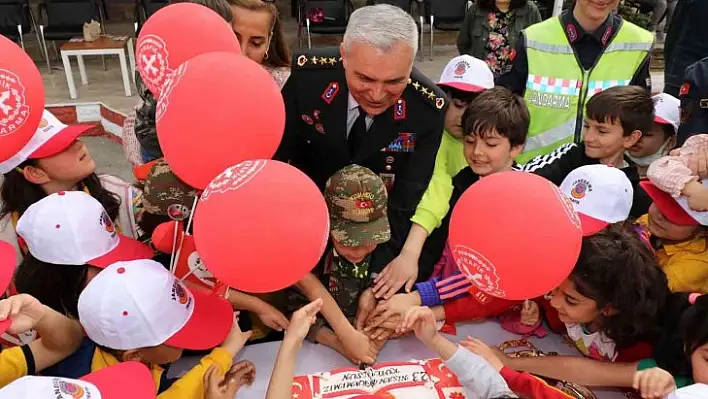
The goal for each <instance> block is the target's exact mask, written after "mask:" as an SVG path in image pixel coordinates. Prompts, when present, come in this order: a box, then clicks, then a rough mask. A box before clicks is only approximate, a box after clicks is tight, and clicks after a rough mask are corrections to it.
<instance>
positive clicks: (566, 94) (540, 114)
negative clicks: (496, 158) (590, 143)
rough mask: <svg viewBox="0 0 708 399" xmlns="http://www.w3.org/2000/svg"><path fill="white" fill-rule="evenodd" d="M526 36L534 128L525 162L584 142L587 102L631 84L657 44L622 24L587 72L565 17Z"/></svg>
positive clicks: (522, 158) (535, 27)
mask: <svg viewBox="0 0 708 399" xmlns="http://www.w3.org/2000/svg"><path fill="white" fill-rule="evenodd" d="M523 34H524V36H525V39H526V52H527V55H528V69H529V75H528V79H527V81H526V91H525V94H524V100H525V101H526V105H527V106H528V107H529V112H530V113H531V126H530V128H529V135H528V137H527V139H526V145H525V146H524V152H523V153H522V154H521V155H519V156H518V157H517V158H516V161H517V162H518V163H522V164H523V163H526V162H528V161H529V160H530V159H532V158H533V157H535V156H538V155H545V154H548V153H549V152H551V151H553V150H555V149H556V148H558V147H560V146H561V145H562V144H565V143H572V142H573V141H575V142H576V143H579V142H580V141H581V135H580V133H581V127H582V122H583V120H582V118H583V114H584V112H585V105H586V104H587V101H588V100H589V99H590V97H592V96H593V95H594V94H597V93H599V92H601V91H602V90H605V89H608V88H610V87H613V86H620V85H628V84H629V83H630V82H631V80H632V78H633V77H634V75H635V74H636V72H637V70H638V69H639V68H640V66H641V65H642V62H643V61H644V59H645V58H646V56H647V54H648V52H649V50H651V47H652V44H653V42H654V37H653V35H652V34H651V33H649V32H648V31H646V30H644V29H642V28H640V27H638V26H636V25H634V24H632V23H630V22H627V21H622V23H621V24H620V28H619V31H618V32H617V34H616V35H615V36H614V38H613V39H612V40H611V42H610V43H608V45H607V46H606V47H605V49H604V52H603V53H602V54H601V55H600V57H599V59H598V60H597V61H596V62H595V65H594V66H593V67H592V68H590V70H587V71H586V70H584V69H583V67H582V65H580V63H579V62H578V61H577V59H576V56H575V53H574V52H573V48H572V47H571V46H570V43H569V42H568V38H567V36H566V34H565V31H564V29H563V25H562V23H561V22H560V18H558V17H555V18H551V19H548V20H546V21H544V22H541V23H538V24H535V25H532V26H530V27H528V28H526V29H525V30H524V31H523Z"/></svg>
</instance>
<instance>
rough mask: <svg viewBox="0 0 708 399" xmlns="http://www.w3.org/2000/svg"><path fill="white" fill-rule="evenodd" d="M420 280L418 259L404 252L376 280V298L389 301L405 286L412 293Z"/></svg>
mask: <svg viewBox="0 0 708 399" xmlns="http://www.w3.org/2000/svg"><path fill="white" fill-rule="evenodd" d="M417 278H418V259H417V258H416V257H415V256H413V255H409V254H407V253H406V252H405V251H402V252H401V254H400V255H398V256H397V257H396V258H395V259H394V260H392V261H391V263H389V264H388V265H387V266H386V267H385V268H384V269H383V271H382V272H381V274H379V275H378V276H377V277H376V279H375V280H374V295H376V298H383V299H389V298H390V297H392V296H393V295H394V294H395V293H396V292H398V290H400V289H401V287H403V285H404V284H405V286H406V292H411V290H412V289H413V285H415V281H416V279H417Z"/></svg>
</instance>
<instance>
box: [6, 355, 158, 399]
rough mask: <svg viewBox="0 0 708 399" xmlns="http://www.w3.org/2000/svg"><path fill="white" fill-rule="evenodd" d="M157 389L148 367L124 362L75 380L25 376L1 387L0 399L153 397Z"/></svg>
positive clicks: (138, 398)
mask: <svg viewBox="0 0 708 399" xmlns="http://www.w3.org/2000/svg"><path fill="white" fill-rule="evenodd" d="M156 392H157V387H156V386H155V382H154V380H153V377H152V372H151V371H150V369H149V368H147V366H145V365H144V364H142V363H138V362H124V363H119V364H116V365H115V366H110V367H106V368H103V369H101V370H98V371H95V372H93V373H91V374H88V375H85V376H83V377H81V378H79V379H78V380H74V379H69V378H59V377H39V376H25V377H22V378H20V379H17V380H15V381H13V382H11V383H10V384H8V385H6V386H5V387H3V388H2V389H0V399H80V398H87V399H90V398H96V399H98V398H100V399H123V398H130V399H155V395H156Z"/></svg>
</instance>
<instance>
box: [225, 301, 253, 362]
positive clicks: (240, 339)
mask: <svg viewBox="0 0 708 399" xmlns="http://www.w3.org/2000/svg"><path fill="white" fill-rule="evenodd" d="M239 314H240V312H234V325H233V326H232V327H231V332H230V333H229V335H228V336H227V337H226V339H225V340H224V343H223V344H221V347H222V348H223V349H226V350H227V351H228V352H229V353H230V354H231V357H234V356H236V354H237V353H238V352H239V351H240V350H241V349H242V348H243V346H244V345H246V342H247V341H248V339H249V338H251V334H253V331H250V330H249V331H246V332H243V331H241V327H240V326H239V325H238V316H239Z"/></svg>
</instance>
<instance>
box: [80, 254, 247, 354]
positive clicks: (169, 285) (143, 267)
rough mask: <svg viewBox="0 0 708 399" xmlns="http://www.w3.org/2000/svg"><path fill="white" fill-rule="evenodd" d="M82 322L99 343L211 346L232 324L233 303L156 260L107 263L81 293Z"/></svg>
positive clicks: (115, 346)
mask: <svg viewBox="0 0 708 399" xmlns="http://www.w3.org/2000/svg"><path fill="white" fill-rule="evenodd" d="M78 310H79V321H80V322H81V325H82V326H83V327H84V330H85V331H86V335H87V336H88V337H89V338H90V339H91V340H92V341H93V342H95V343H97V344H98V345H101V346H105V347H108V348H110V349H115V350H131V349H139V348H147V347H153V346H158V345H162V344H166V345H169V346H172V347H175V348H181V349H194V350H203V349H211V348H213V347H215V346H217V345H219V344H221V343H222V342H223V340H224V339H225V338H226V336H227V335H228V333H229V331H230V330H231V327H232V326H233V322H234V316H233V309H232V307H231V304H230V303H229V302H228V301H226V300H225V299H224V298H223V297H221V296H219V295H216V294H214V293H213V292H210V291H205V290H204V291H203V290H196V289H195V290H194V291H191V290H189V289H187V287H185V286H184V284H182V282H181V281H179V280H178V279H177V278H176V277H175V276H174V275H172V274H171V273H170V272H169V271H167V270H166V269H165V268H164V267H163V266H162V265H161V264H159V263H157V262H155V261H152V260H135V261H130V262H118V263H114V264H112V265H111V266H108V267H107V268H106V269H105V270H103V271H102V272H101V273H99V274H98V275H97V276H96V277H94V278H93V280H91V282H90V283H89V284H88V285H87V286H86V288H85V289H84V291H83V292H82V293H81V295H80V296H79V304H78Z"/></svg>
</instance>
